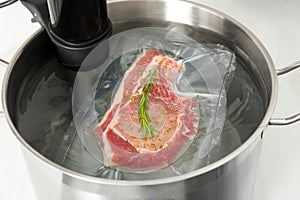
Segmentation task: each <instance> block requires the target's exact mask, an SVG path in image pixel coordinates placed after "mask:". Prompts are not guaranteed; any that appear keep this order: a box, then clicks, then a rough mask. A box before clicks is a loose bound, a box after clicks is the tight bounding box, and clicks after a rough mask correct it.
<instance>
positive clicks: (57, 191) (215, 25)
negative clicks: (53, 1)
mask: <svg viewBox="0 0 300 200" xmlns="http://www.w3.org/2000/svg"><path fill="white" fill-rule="evenodd" d="M108 10H109V15H110V18H111V20H112V22H114V23H115V24H116V23H119V22H122V21H124V20H130V21H132V24H131V26H129V25H127V26H126V27H121V28H120V30H118V31H122V30H126V29H130V28H131V27H135V26H136V23H142V22H144V21H148V20H149V19H155V20H157V21H159V22H161V23H160V24H159V25H161V26H164V22H174V23H178V24H184V25H189V26H192V27H199V28H201V29H204V30H207V31H209V32H211V33H212V35H210V34H208V35H207V38H208V40H211V41H213V42H218V43H223V44H226V45H228V46H230V48H231V49H233V50H234V51H235V52H236V53H237V54H238V55H239V56H240V57H241V58H242V59H244V61H245V62H247V66H246V68H247V71H248V72H249V73H250V74H251V75H252V77H253V80H254V81H255V82H256V84H258V85H259V87H260V90H261V95H262V97H263V104H264V105H265V110H264V114H263V119H262V120H261V123H260V124H259V125H258V126H257V128H256V130H255V131H254V132H253V133H252V134H251V136H250V137H248V138H247V139H246V140H245V141H244V142H243V144H242V145H241V146H240V147H238V148H236V149H235V150H234V151H233V152H231V153H230V154H228V155H227V156H225V157H223V158H222V159H220V160H218V161H216V162H214V163H212V164H210V165H208V166H206V167H203V168H201V169H198V170H195V171H192V172H190V173H187V174H184V175H180V176H176V177H172V178H164V179H155V180H140V181H122V180H108V179H101V178H96V177H92V176H88V175H84V174H82V173H78V172H75V171H72V170H70V169H67V168H64V167H63V166H61V165H59V164H57V163H55V162H53V161H51V160H49V159H47V158H46V157H44V156H43V155H42V154H40V153H39V152H37V151H36V150H35V149H34V148H33V147H32V146H31V145H29V144H28V142H26V140H25V139H24V137H23V135H22V133H21V132H19V131H18V129H17V127H16V116H15V113H14V110H15V107H16V98H17V97H16V96H17V91H18V90H19V88H20V87H22V81H23V80H24V78H25V77H26V76H28V72H29V71H30V70H31V69H32V68H34V67H37V66H36V65H35V64H36V62H38V61H39V60H41V58H44V57H45V56H46V55H47V53H51V52H54V49H53V48H54V47H53V46H52V45H51V43H50V41H49V38H48V37H47V36H46V34H45V33H44V32H43V30H39V31H38V32H37V33H35V34H34V35H33V36H32V37H31V38H30V39H28V41H26V42H25V44H24V45H23V46H22V47H21V48H20V50H19V51H18V53H17V54H16V55H15V57H14V58H13V60H12V62H11V63H10V65H9V68H8V70H7V72H6V75H5V79H4V84H3V96H2V97H3V108H4V115H5V116H6V119H7V121H8V123H9V125H10V127H11V129H12V130H13V133H14V134H15V136H16V137H17V138H18V140H19V141H20V143H21V148H22V150H23V153H24V157H25V161H26V164H27V166H28V170H29V174H30V177H31V180H32V184H33V186H34V189H35V192H36V195H37V197H38V199H43V200H47V199H49V200H50V199H51V200H52V199H72V200H79V199H91V200H92V199H97V200H99V199H203V200H248V199H249V200H250V199H251V198H252V191H253V186H254V182H255V174H256V169H257V165H258V160H259V155H260V150H261V146H262V134H263V131H264V129H265V128H266V127H267V126H268V125H270V124H271V125H284V124H290V123H293V122H296V121H298V120H300V114H298V115H295V116H293V117H290V118H286V119H271V117H272V112H273V110H274V108H275V104H276V98H277V75H281V74H284V73H286V72H289V71H291V70H293V69H295V68H298V67H299V63H294V64H292V65H291V66H288V67H287V68H285V69H283V70H279V71H277V72H276V70H275V67H274V64H273V62H272V60H271V58H270V56H269V54H268V52H267V51H266V49H265V48H264V47H263V45H262V44H261V43H260V42H259V40H258V39H257V38H256V37H255V36H254V35H253V34H252V33H251V32H250V31H249V30H248V29H246V28H245V27H244V26H243V25H241V24H240V23H238V22H236V21H235V20H234V19H232V18H230V17H228V16H226V15H225V14H223V13H220V12H218V11H216V10H213V9H211V8H208V7H205V6H202V5H199V4H195V3H191V2H184V1H169V0H168V1H167V0H160V1H147V0H144V1H130V0H128V1H126V0H125V1H123V0H116V1H115V0H112V1H108ZM142 24H143V23H142Z"/></svg>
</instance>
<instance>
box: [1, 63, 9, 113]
mask: <svg viewBox="0 0 300 200" xmlns="http://www.w3.org/2000/svg"><path fill="white" fill-rule="evenodd" d="M0 62H1V63H3V64H4V65H6V66H4V65H0V66H1V67H3V68H6V67H7V65H9V62H7V61H5V60H3V59H1V58H0ZM4 117H5V115H4V112H3V111H2V110H1V111H0V118H4Z"/></svg>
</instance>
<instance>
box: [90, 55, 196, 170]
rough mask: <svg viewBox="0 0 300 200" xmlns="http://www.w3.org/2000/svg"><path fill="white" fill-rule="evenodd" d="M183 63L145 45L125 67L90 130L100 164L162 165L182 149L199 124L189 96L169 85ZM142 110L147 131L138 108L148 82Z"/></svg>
mask: <svg viewBox="0 0 300 200" xmlns="http://www.w3.org/2000/svg"><path fill="white" fill-rule="evenodd" d="M183 71H184V66H183V65H182V64H181V63H179V62H176V61H174V60H173V59H171V58H169V57H167V56H165V55H164V54H162V53H160V52H159V51H157V50H145V51H144V52H143V53H142V54H141V55H140V56H139V57H138V58H137V59H136V61H135V62H134V63H133V64H132V66H131V67H130V68H129V69H128V70H127V71H126V73H125V75H124V78H123V79H122V81H121V83H120V86H119V88H118V90H117V92H116V94H115V97H114V100H113V102H112V105H111V107H110V109H109V110H108V111H107V112H106V114H105V115H104V116H103V118H102V120H101V122H100V123H99V125H98V126H97V127H96V129H95V133H96V134H97V137H98V139H99V143H100V146H101V148H102V152H103V157H104V164H106V165H107V166H112V167H113V166H115V167H117V168H123V169H124V168H125V169H133V170H136V171H144V170H145V171H146V170H154V169H158V168H162V167H165V166H168V165H169V164H170V163H172V162H174V161H175V160H176V159H177V158H178V157H179V156H180V155H182V153H183V152H184V151H185V150H186V149H187V148H188V146H189V145H190V144H191V142H192V141H193V139H194V138H195V136H196V135H197V129H198V124H199V118H200V114H199V105H198V103H197V102H196V101H195V99H194V97H191V96H185V95H182V94H181V95H180V93H178V92H176V91H175V90H176V89H175V87H174V84H175V83H176V81H177V79H178V78H179V77H180V75H181V74H182V73H183ZM151 75H152V79H151V83H150V84H152V85H151V89H150V90H149V94H148V98H149V103H148V108H147V112H148V114H149V117H150V119H151V126H152V128H153V135H152V136H149V135H147V134H146V131H144V130H143V129H142V128H141V118H140V115H139V113H138V110H139V104H140V103H141V102H140V101H141V95H142V93H143V88H144V86H145V85H146V84H147V83H149V80H150V78H149V77H150V76H151Z"/></svg>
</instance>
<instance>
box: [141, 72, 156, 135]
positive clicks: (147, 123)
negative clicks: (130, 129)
mask: <svg viewBox="0 0 300 200" xmlns="http://www.w3.org/2000/svg"><path fill="white" fill-rule="evenodd" d="M156 69H157V68H154V69H153V70H152V71H151V72H150V75H149V78H148V81H147V83H146V84H145V85H144V87H143V90H142V94H141V98H140V102H139V106H138V114H139V118H140V120H141V131H143V132H144V133H145V135H144V136H145V137H151V138H152V137H153V136H154V132H155V129H154V127H153V125H152V124H151V119H150V116H149V114H148V112H147V110H148V105H149V93H150V91H151V90H152V88H153V85H154V83H153V76H154V74H155V73H157V70H156Z"/></svg>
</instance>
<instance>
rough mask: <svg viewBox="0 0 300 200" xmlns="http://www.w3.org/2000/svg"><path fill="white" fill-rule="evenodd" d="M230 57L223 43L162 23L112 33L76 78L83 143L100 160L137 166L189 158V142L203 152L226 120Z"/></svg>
mask: <svg viewBox="0 0 300 200" xmlns="http://www.w3.org/2000/svg"><path fill="white" fill-rule="evenodd" d="M234 62H235V56H234V54H233V53H231V52H230V51H229V50H227V49H225V48H224V47H223V46H221V45H215V44H210V45H208V44H199V43H197V42H196V41H194V40H193V39H191V38H189V37H187V36H186V35H182V34H179V33H177V32H174V31H170V30H167V29H162V28H140V29H133V30H129V31H126V32H122V33H120V34H117V35H115V36H112V37H111V38H109V39H108V40H106V41H104V42H103V43H101V44H100V45H99V46H98V47H96V48H95V49H94V50H93V51H92V52H91V53H90V55H89V56H88V57H87V58H86V59H85V61H84V63H83V64H82V67H81V69H80V71H79V72H78V75H77V77H76V80H75V85H74V91H73V115H74V124H75V127H76V129H77V132H78V134H79V137H80V138H81V140H82V143H83V144H84V145H85V147H86V148H87V149H88V151H89V152H90V153H91V154H92V155H93V156H94V157H95V158H96V159H97V160H98V161H99V162H100V163H102V164H103V165H105V166H107V167H110V168H115V169H118V170H122V171H127V172H134V173H145V172H150V171H155V170H158V169H161V168H165V167H167V166H170V165H172V164H173V163H174V162H175V161H176V160H182V162H191V160H192V159H190V156H189V155H186V154H187V152H188V149H189V148H191V146H193V149H194V151H196V152H197V155H198V156H197V157H198V158H203V157H205V156H206V155H207V154H208V153H209V152H210V151H211V149H212V148H213V147H214V145H215V144H217V141H218V138H219V136H220V134H221V132H222V129H223V126H224V121H225V115H226V92H225V86H226V84H227V85H228V83H229V82H230V77H231V76H232V75H233V72H234V70H235V68H234V65H233V64H234ZM179 158H180V159H179ZM176 163H177V162H176Z"/></svg>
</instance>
